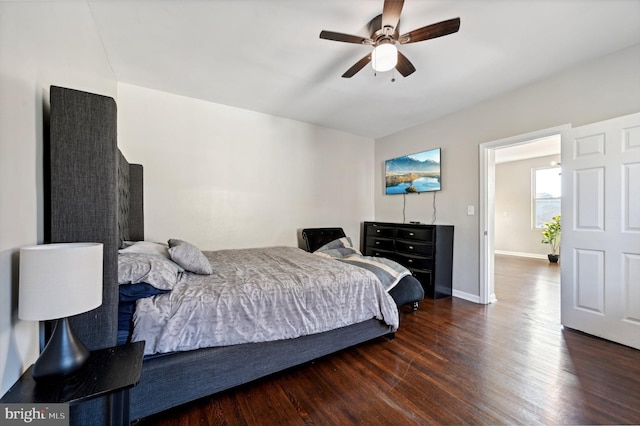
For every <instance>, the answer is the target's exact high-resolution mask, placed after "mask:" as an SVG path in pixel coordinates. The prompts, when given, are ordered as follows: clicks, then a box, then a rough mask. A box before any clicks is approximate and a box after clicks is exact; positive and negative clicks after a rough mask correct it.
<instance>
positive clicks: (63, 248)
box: [18, 243, 103, 381]
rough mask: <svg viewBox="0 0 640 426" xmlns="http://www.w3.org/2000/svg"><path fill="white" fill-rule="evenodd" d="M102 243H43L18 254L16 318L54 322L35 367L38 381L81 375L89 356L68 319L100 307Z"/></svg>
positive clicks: (24, 248)
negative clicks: (51, 331)
mask: <svg viewBox="0 0 640 426" xmlns="http://www.w3.org/2000/svg"><path fill="white" fill-rule="evenodd" d="M102 262H103V259H102V244H101V243H62V244H43V245H38V246H31V247H23V248H21V249H20V291H19V295H18V316H19V317H20V319H23V320H36V321H44V320H54V319H55V320H57V321H56V325H55V329H54V331H53V335H52V336H51V338H50V339H49V342H48V343H47V345H46V347H45V348H44V350H43V351H42V353H41V354H40V357H39V358H38V360H37V361H36V363H35V365H34V366H33V378H34V379H35V380H36V381H40V380H42V381H45V380H55V379H60V378H63V377H65V376H68V375H71V374H73V373H74V372H76V371H77V370H79V369H80V368H81V367H82V366H83V364H84V362H85V361H86V360H87V359H88V358H89V351H88V350H87V348H86V347H85V346H84V344H83V343H82V342H81V341H80V339H79V338H78V337H76V335H75V334H74V332H73V329H72V328H71V325H70V323H69V318H68V317H70V316H73V315H77V314H81V313H83V312H87V311H90V310H92V309H95V308H97V307H98V306H100V305H101V304H102Z"/></svg>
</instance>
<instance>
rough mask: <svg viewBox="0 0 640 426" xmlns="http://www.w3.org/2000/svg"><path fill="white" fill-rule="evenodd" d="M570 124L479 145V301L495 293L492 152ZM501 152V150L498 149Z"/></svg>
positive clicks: (523, 148)
mask: <svg viewBox="0 0 640 426" xmlns="http://www.w3.org/2000/svg"><path fill="white" fill-rule="evenodd" d="M568 128H570V125H565V126H560V127H554V128H550V129H545V130H540V131H536V132H532V133H527V134H524V135H519V136H514V137H510V138H506V139H501V140H497V141H492V142H486V143H483V144H480V146H479V149H480V152H479V158H480V289H479V290H480V291H479V293H480V303H483V304H489V303H494V302H496V301H497V300H498V299H497V298H496V294H495V260H494V250H495V223H496V211H495V201H496V199H495V190H496V181H495V178H496V155H498V152H499V150H505V149H507V148H509V149H517V150H518V151H526V150H527V145H529V144H531V143H532V142H535V141H540V140H544V139H547V138H550V137H552V136H554V135H559V134H561V133H562V131H563V130H565V129H568ZM502 152H504V151H502Z"/></svg>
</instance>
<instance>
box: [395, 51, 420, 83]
mask: <svg viewBox="0 0 640 426" xmlns="http://www.w3.org/2000/svg"><path fill="white" fill-rule="evenodd" d="M396 69H397V70H398V72H399V73H400V74H402V76H403V77H407V76H409V75H411V74H413V73H414V72H415V70H416V67H414V66H413V64H412V63H411V61H409V60H408V59H407V57H406V56H404V55H403V54H402V53H400V52H398V64H397V65H396Z"/></svg>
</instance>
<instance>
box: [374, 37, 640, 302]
mask: <svg viewBox="0 0 640 426" xmlns="http://www.w3.org/2000/svg"><path fill="white" fill-rule="evenodd" d="M639 72H640V45H636V46H634V47H631V48H628V49H625V50H622V51H620V52H617V53H614V54H612V55H609V56H606V57H603V58H599V59H597V60H595V61H592V62H589V63H585V64H582V65H580V66H578V67H575V68H573V69H570V70H567V71H565V72H563V73H560V74H556V75H554V76H552V77H549V78H547V79H544V80H541V81H539V82H537V83H534V84H531V85H529V86H527V87H524V88H521V89H519V90H514V91H511V92H508V93H506V94H504V95H502V96H499V97H497V98H494V99H492V100H489V101H486V102H482V103H480V104H478V105H476V106H474V107H471V108H468V109H466V110H463V111H459V112H457V113H454V114H451V115H448V116H446V117H442V118H440V119H436V120H433V121H431V122H429V123H425V124H423V125H420V126H417V127H414V128H411V129H407V130H405V131H402V132H399V133H397V134H394V135H390V136H387V137H384V138H381V139H378V140H376V151H375V173H376V176H375V185H376V187H375V209H376V220H380V221H396V222H397V221H401V220H402V197H398V196H385V195H384V194H383V179H384V178H383V174H382V173H383V167H384V161H385V160H386V159H389V158H393V157H397V156H400V155H403V154H409V153H414V152H418V151H423V150H425V149H429V148H436V147H442V150H443V151H442V186H443V190H442V191H440V192H438V193H437V208H438V210H437V222H436V223H442V224H452V225H455V241H454V264H453V267H454V272H453V288H454V293H455V294H457V295H459V296H462V297H467V298H469V299H473V298H474V297H475V298H477V297H478V296H479V273H480V266H479V256H480V254H479V253H480V250H479V236H480V230H479V222H478V215H477V212H476V215H475V216H468V215H467V206H468V205H474V206H475V207H476V209H477V207H478V204H479V185H478V179H479V176H478V173H479V167H478V145H479V144H481V143H484V142H491V141H494V140H499V139H503V138H507V137H512V136H516V135H522V134H526V133H529V132H533V131H537V130H542V129H548V128H552V127H556V126H560V125H563V124H568V123H571V124H573V125H582V124H587V123H592V122H597V121H601V120H605V119H608V118H613V117H618V116H621V115H626V114H631V113H634V112H638V111H640V78H638V75H639ZM496 78H499V77H496ZM431 203H432V196H431V195H430V194H427V195H425V194H421V195H411V196H407V220H419V221H422V222H426V223H430V222H431V219H432V216H431V211H432V207H431Z"/></svg>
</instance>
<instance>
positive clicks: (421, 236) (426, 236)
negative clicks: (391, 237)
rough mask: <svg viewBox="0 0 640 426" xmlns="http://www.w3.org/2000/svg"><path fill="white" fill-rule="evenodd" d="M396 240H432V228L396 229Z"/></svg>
mask: <svg viewBox="0 0 640 426" xmlns="http://www.w3.org/2000/svg"><path fill="white" fill-rule="evenodd" d="M396 238H399V239H402V240H422V241H424V240H427V241H431V240H432V239H433V228H419V229H413V228H398V229H397V230H396Z"/></svg>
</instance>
